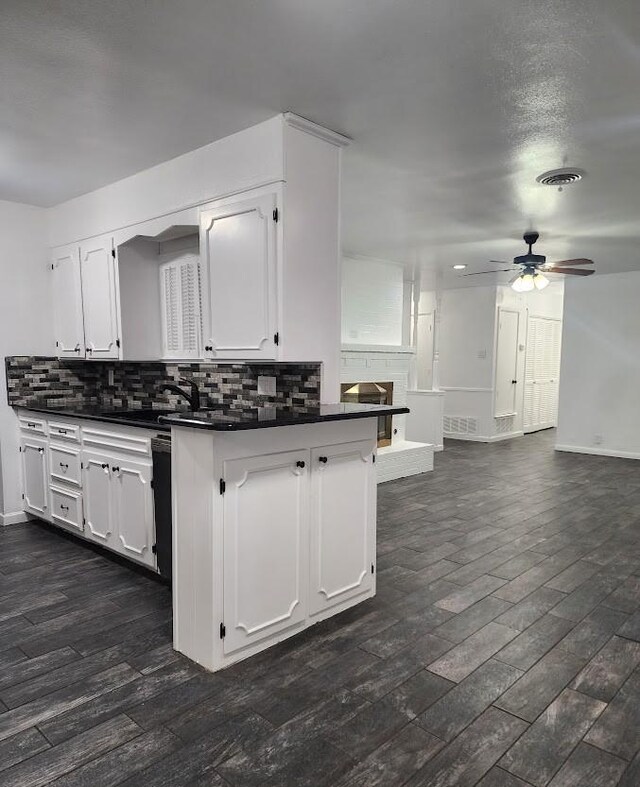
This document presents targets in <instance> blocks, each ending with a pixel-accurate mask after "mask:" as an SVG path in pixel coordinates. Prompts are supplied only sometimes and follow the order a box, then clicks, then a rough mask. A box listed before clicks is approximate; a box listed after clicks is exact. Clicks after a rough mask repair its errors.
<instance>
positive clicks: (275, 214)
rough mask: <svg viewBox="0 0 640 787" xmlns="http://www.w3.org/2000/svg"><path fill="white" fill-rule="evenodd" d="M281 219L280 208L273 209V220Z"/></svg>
mask: <svg viewBox="0 0 640 787" xmlns="http://www.w3.org/2000/svg"><path fill="white" fill-rule="evenodd" d="M279 219H280V211H279V210H278V208H274V209H273V220H274V221H279Z"/></svg>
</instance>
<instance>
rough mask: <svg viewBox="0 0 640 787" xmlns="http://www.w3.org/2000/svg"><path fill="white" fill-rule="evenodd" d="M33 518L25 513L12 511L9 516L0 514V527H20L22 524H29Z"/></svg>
mask: <svg viewBox="0 0 640 787" xmlns="http://www.w3.org/2000/svg"><path fill="white" fill-rule="evenodd" d="M32 519H35V517H32V516H31V514H27V512H26V511H12V512H11V513H9V514H0V527H8V526H9V525H21V524H22V523H23V522H30V521H31V520H32Z"/></svg>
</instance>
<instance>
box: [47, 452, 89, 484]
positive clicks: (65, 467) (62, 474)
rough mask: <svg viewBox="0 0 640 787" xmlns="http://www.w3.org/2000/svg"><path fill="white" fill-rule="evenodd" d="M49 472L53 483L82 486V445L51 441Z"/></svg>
mask: <svg viewBox="0 0 640 787" xmlns="http://www.w3.org/2000/svg"><path fill="white" fill-rule="evenodd" d="M49 473H50V476H51V482H52V483H53V484H69V485H70V486H74V487H78V488H79V487H80V486H82V470H81V462H80V447H79V446H73V445H62V444H56V443H51V444H50V445H49Z"/></svg>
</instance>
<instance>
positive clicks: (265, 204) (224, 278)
mask: <svg viewBox="0 0 640 787" xmlns="http://www.w3.org/2000/svg"><path fill="white" fill-rule="evenodd" d="M278 210H279V196H278V192H277V191H273V190H266V191H265V190H256V191H255V192H246V193H245V194H244V195H243V196H242V198H235V199H226V200H220V201H219V202H217V203H213V204H211V205H209V206H208V207H207V209H205V210H203V211H202V212H201V214H200V233H201V235H200V254H201V256H202V258H203V263H204V269H205V276H204V280H205V284H204V293H203V295H204V298H203V300H204V303H205V307H206V309H205V310H206V314H205V318H206V319H205V326H206V327H205V334H204V336H205V341H204V354H205V357H206V358H211V359H234V358H241V359H275V358H276V357H277V343H278V337H277V336H276V333H277V304H276V292H277V259H278V243H277V221H278V218H279V214H278Z"/></svg>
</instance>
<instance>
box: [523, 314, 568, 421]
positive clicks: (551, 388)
mask: <svg viewBox="0 0 640 787" xmlns="http://www.w3.org/2000/svg"><path fill="white" fill-rule="evenodd" d="M561 344H562V320H558V319H552V318H549V317H536V316H531V315H530V316H529V317H528V320H527V352H526V360H525V378H524V422H523V428H524V431H525V432H535V431H537V430H539V429H549V428H550V427H553V426H556V425H557V422H558V389H559V378H560V354H561Z"/></svg>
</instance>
